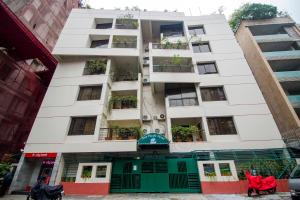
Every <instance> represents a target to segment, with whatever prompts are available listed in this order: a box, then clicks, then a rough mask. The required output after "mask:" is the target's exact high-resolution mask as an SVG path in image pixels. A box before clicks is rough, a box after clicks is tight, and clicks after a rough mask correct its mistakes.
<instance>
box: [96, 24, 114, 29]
mask: <svg viewBox="0 0 300 200" xmlns="http://www.w3.org/2000/svg"><path fill="white" fill-rule="evenodd" d="M109 28H112V23H102V24H96V29H109Z"/></svg>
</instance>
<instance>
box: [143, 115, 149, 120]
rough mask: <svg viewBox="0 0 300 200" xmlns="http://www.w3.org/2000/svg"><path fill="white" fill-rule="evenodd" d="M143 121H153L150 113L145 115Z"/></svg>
mask: <svg viewBox="0 0 300 200" xmlns="http://www.w3.org/2000/svg"><path fill="white" fill-rule="evenodd" d="M143 121H151V116H150V115H143Z"/></svg>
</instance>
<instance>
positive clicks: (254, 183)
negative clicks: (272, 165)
mask: <svg viewBox="0 0 300 200" xmlns="http://www.w3.org/2000/svg"><path fill="white" fill-rule="evenodd" d="M246 177H247V179H248V197H251V195H252V193H253V192H255V193H256V194H257V195H260V194H261V192H263V193H268V194H274V193H275V192H276V187H277V183H276V179H275V177H274V176H268V177H265V178H263V177H262V176H252V175H251V173H250V171H246Z"/></svg>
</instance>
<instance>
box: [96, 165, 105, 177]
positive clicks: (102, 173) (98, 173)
mask: <svg viewBox="0 0 300 200" xmlns="http://www.w3.org/2000/svg"><path fill="white" fill-rule="evenodd" d="M106 169H107V166H106V165H105V166H97V169H96V178H105V177H106Z"/></svg>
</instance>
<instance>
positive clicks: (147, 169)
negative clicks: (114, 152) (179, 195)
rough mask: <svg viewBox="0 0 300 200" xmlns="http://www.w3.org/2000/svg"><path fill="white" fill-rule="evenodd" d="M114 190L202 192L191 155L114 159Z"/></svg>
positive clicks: (112, 187) (112, 183)
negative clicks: (183, 156) (165, 157)
mask: <svg viewBox="0 0 300 200" xmlns="http://www.w3.org/2000/svg"><path fill="white" fill-rule="evenodd" d="M110 188H111V189H110V190H111V192H112V193H114V192H118V193H121V192H126V193H127V192H128V193H129V192H194V193H195V192H196V193H198V192H200V180H199V174H198V167H197V163H196V161H195V160H194V159H192V158H168V159H140V160H134V159H128V160H116V161H114V162H113V168H112V175H111V187H110Z"/></svg>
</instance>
